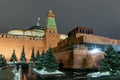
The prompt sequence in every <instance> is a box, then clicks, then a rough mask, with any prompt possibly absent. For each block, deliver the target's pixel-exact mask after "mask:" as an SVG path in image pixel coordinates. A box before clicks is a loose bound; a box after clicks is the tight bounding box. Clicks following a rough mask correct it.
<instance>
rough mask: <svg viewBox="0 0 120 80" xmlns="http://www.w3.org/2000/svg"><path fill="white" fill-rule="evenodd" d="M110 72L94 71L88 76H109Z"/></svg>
mask: <svg viewBox="0 0 120 80" xmlns="http://www.w3.org/2000/svg"><path fill="white" fill-rule="evenodd" d="M109 75H110V73H109V72H94V73H89V74H88V75H87V76H90V77H100V76H109Z"/></svg>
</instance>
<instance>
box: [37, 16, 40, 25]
mask: <svg viewBox="0 0 120 80" xmlns="http://www.w3.org/2000/svg"><path fill="white" fill-rule="evenodd" d="M36 26H40V18H37V24H36Z"/></svg>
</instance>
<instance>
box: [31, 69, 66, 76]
mask: <svg viewBox="0 0 120 80" xmlns="http://www.w3.org/2000/svg"><path fill="white" fill-rule="evenodd" d="M33 70H34V71H35V72H37V73H39V74H41V75H48V74H65V73H63V72H61V71H59V70H56V71H54V72H47V71H45V69H42V70H37V69H33Z"/></svg>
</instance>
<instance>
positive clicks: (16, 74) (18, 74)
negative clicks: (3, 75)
mask: <svg viewBox="0 0 120 80" xmlns="http://www.w3.org/2000/svg"><path fill="white" fill-rule="evenodd" d="M12 72H13V73H14V74H15V77H14V78H13V80H20V72H19V71H17V70H13V71H12Z"/></svg>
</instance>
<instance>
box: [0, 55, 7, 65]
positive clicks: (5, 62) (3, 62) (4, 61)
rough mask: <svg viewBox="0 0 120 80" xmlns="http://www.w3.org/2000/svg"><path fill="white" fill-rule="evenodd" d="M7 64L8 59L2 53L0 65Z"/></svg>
mask: <svg viewBox="0 0 120 80" xmlns="http://www.w3.org/2000/svg"><path fill="white" fill-rule="evenodd" d="M6 65H7V61H6V59H5V57H3V56H2V55H0V67H4V66H6Z"/></svg>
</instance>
